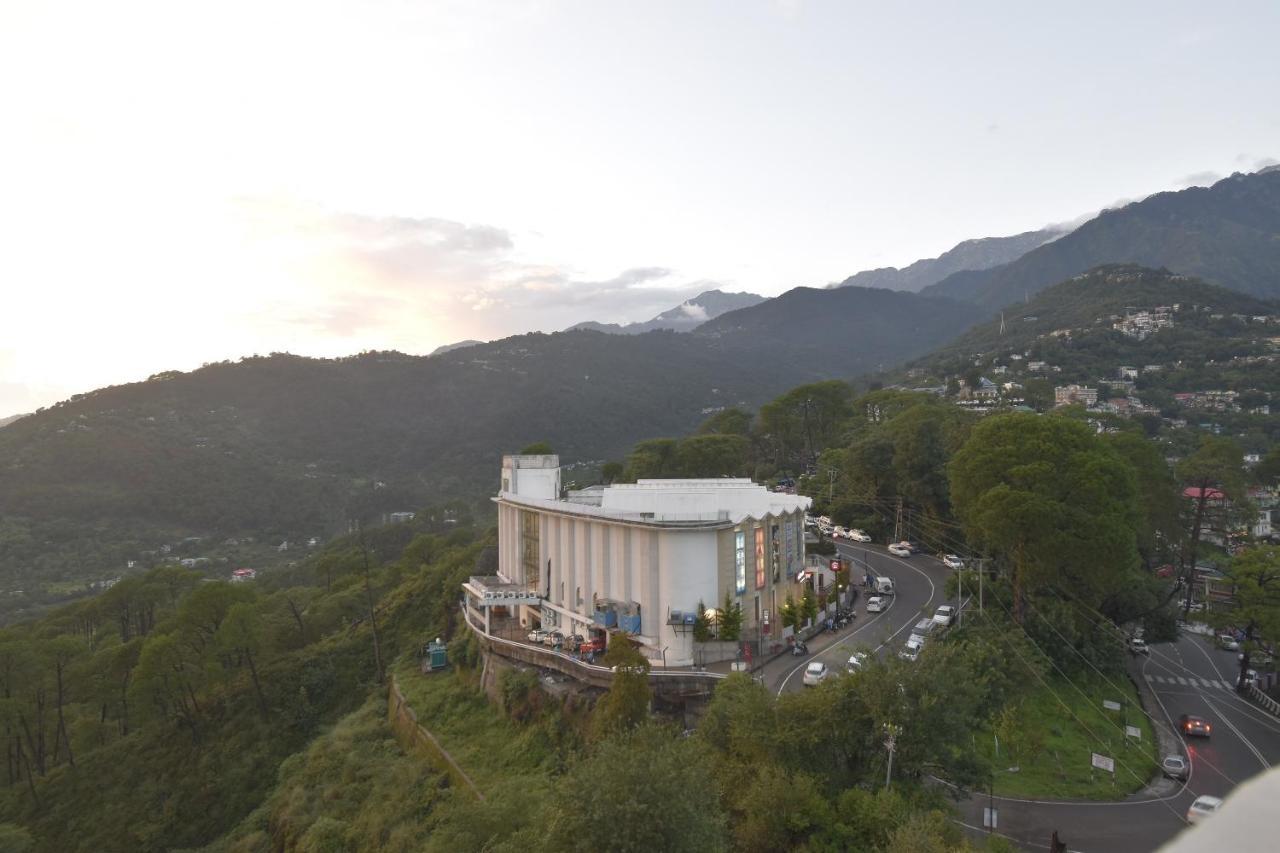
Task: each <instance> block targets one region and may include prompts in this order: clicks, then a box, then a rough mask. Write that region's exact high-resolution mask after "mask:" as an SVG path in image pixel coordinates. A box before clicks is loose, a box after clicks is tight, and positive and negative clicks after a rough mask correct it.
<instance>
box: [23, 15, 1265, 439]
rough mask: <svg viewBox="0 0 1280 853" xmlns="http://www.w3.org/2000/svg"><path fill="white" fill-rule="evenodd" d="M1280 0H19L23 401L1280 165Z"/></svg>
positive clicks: (932, 236) (792, 267)
mask: <svg viewBox="0 0 1280 853" xmlns="http://www.w3.org/2000/svg"><path fill="white" fill-rule="evenodd" d="M1278 32H1280V4H1277V3H1275V2H1259V3H1230V2H1223V3H1214V4H1207V3H1203V2H1190V3H1177V2H1168V0H1162V2H1151V3H1139V2H1127V3H1115V2H1106V3H1096V4H1093V3H1067V4H1063V3H1058V4H1052V5H1050V4H1042V3H1012V2H1007V3H1002V4H984V3H978V2H972V1H971V2H966V3H954V2H945V3H944V2H939V3H935V4H928V3H893V4H891V3H854V2H840V3H817V2H799V0H796V1H795V2H758V3H751V2H746V1H745V0H743V2H723V3H713V2H692V0H690V2H670V3H660V2H632V3H608V2H599V0H593V2H577V3H575V2H510V3H480V2H456V3H446V2H370V0H364V2H359V3H355V2H353V3H340V2H323V0H307V2H299V3H273V2H267V0H255V2H251V3H238V2H228V0H223V2H218V3H205V4H191V3H181V2H172V0H168V1H167V2H156V3H139V2H129V0H114V2H100V0H91V2H78V3H68V2H57V0H32V2H26V0H4V2H3V3H0V80H3V83H0V109H2V110H3V113H2V114H0V115H2V116H3V118H2V121H0V124H2V126H3V128H4V130H3V132H0V228H2V229H3V230H2V232H0V233H2V235H3V236H2V242H0V283H2V284H0V286H2V287H3V303H2V306H3V307H2V308H0V416H3V415H5V414H8V413H10V412H18V411H24V410H29V409H31V408H34V407H36V406H40V405H47V404H48V403H50V402H53V401H55V400H57V399H60V398H63V397H65V396H68V395H69V394H71V393H74V392H77V391H84V390H89V389H92V388H95V387H98V386H101V385H105V384H114V383H118V382H124V381H132V380H136V379H141V378H145V377H146V376H147V375H149V374H151V373H155V372H159V371H161V370H165V369H172V368H177V369H190V368H193V367H196V366H198V365H199V364H200V363H202V362H206V361H217V360H221V359H226V358H232V359H234V358H238V357H240V356H241V355H246V354H252V353H267V352H271V351H291V352H297V353H303V354H307V355H326V356H328V355H344V354H350V353H353V352H358V351H360V350H363V349H386V348H395V349H400V350H403V351H406V352H414V353H422V352H429V351H431V350H432V349H434V348H435V347H436V346H438V345H440V344H443V343H448V342H451V341H455V340H459V339H463V338H486V339H488V338H493V337H498V336H502V335H507V334H513V333H518V332H524V331H530V330H535V329H541V330H553V329H558V328H563V327H564V326H567V325H570V324H572V323H574V322H576V321H579V320H585V319H597V320H605V321H618V320H635V319H645V318H647V317H649V316H652V315H653V314H655V313H657V312H658V311H660V310H662V309H664V308H668V307H670V306H672V305H675V304H678V303H679V302H680V301H681V300H682V299H683V298H685V297H687V296H689V295H691V294H693V293H696V292H697V291H699V290H701V289H706V288H709V287H713V286H719V287H723V288H729V289H735V290H752V291H755V292H757V293H762V294H767V295H772V294H776V293H779V292H781V291H783V290H786V289H788V288H790V287H793V286H795V285H799V284H808V285H823V284H826V283H827V282H830V281H834V280H839V279H841V278H844V277H845V276H847V275H850V274H852V273H854V272H856V271H858V270H861V269H866V268H869V267H874V266H884V265H902V264H905V263H909V262H910V261H912V260H915V259H917V258H920V257H927V256H932V255H936V254H938V253H939V252H942V251H944V250H946V249H947V248H949V247H950V246H951V245H953V244H954V243H956V242H958V241H959V240H961V239H964V238H967V237H977V236H995V235H1001V234H1008V233H1015V232H1018V231H1023V230H1027V229H1031V228H1036V227H1039V226H1041V225H1044V224H1046V223H1048V222H1053V221H1060V220H1064V219H1069V218H1072V217H1074V216H1077V215H1079V214H1081V213H1084V212H1086V211H1091V210H1096V209H1097V208H1099V207H1102V206H1105V205H1107V204H1109V203H1111V202H1112V201H1114V200H1116V199H1122V198H1135V197H1141V196H1143V195H1146V194H1148V193H1151V192H1154V191H1157V190H1161V189H1169V188H1178V187H1182V186H1185V185H1187V184H1188V183H1203V182H1205V181H1207V180H1211V179H1212V177H1213V176H1214V175H1221V174H1226V173H1229V172H1231V171H1236V170H1243V171H1252V170H1253V169H1254V168H1256V166H1257V165H1258V163H1259V161H1264V160H1267V159H1268V158H1272V157H1276V156H1280V95H1278V94H1277V93H1278V92H1280V49H1277V42H1276V38H1277V36H1276V34H1277V33H1278Z"/></svg>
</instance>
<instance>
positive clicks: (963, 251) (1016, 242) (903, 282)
mask: <svg viewBox="0 0 1280 853" xmlns="http://www.w3.org/2000/svg"><path fill="white" fill-rule="evenodd" d="M1069 231H1070V229H1069V228H1067V227H1066V226H1051V227H1049V228H1042V229H1041V230H1039V231H1025V232H1023V233H1022V234H1014V235H1013V236H1011V237H982V238H979V239H976V240H965V241H964V242H963V243H959V244H957V245H956V246H955V247H953V248H951V249H950V250H948V251H946V252H943V253H942V254H941V255H939V256H938V257H936V258H925V259H924V260H919V261H916V262H915V263H913V264H910V265H909V266H905V267H903V268H902V269H898V268H897V267H882V268H880V269H874V270H865V271H863V272H860V273H856V274H854V275H851V276H849V277H848V278H846V279H845V280H844V281H842V282H840V283H839V284H835V285H832V287H851V286H856V287H885V288H888V289H890V290H907V291H911V292H913V293H914V292H917V291H920V290H923V289H924V288H926V287H928V286H929V285H932V284H937V283H938V282H940V281H942V280H943V279H944V278H946V277H947V276H949V275H952V274H953V273H957V272H962V271H965V270H986V269H990V268H992V267H997V266H1000V265H1002V264H1007V263H1009V262H1010V261H1016V260H1017V259H1018V258H1020V257H1022V256H1023V255H1025V254H1026V253H1027V252H1030V251H1031V250H1032V249H1035V248H1038V247H1040V246H1043V245H1044V244H1045V243H1049V242H1052V241H1053V240H1056V239H1058V238H1059V237H1061V236H1063V235H1064V234H1067V233H1068V232H1069Z"/></svg>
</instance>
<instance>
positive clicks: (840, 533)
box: [831, 524, 849, 539]
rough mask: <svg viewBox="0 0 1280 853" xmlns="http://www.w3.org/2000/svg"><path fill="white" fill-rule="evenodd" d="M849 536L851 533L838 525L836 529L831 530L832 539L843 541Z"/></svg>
mask: <svg viewBox="0 0 1280 853" xmlns="http://www.w3.org/2000/svg"><path fill="white" fill-rule="evenodd" d="M848 535H849V531H847V530H845V529H844V528H843V527H841V526H840V525H838V524H837V525H836V526H835V527H833V528H831V538H832V539H843V538H845V537H846V536H848Z"/></svg>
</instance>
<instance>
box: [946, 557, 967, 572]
mask: <svg viewBox="0 0 1280 853" xmlns="http://www.w3.org/2000/svg"><path fill="white" fill-rule="evenodd" d="M942 565H944V566H946V567H947V568H948V569H963V568H964V560H962V559H960V558H959V557H957V556H956V555H955V554H947V555H946V556H944V557H943V558H942Z"/></svg>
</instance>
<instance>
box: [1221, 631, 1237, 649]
mask: <svg viewBox="0 0 1280 853" xmlns="http://www.w3.org/2000/svg"><path fill="white" fill-rule="evenodd" d="M1218 645H1220V646H1222V647H1223V648H1224V649H1226V650H1227V651H1229V652H1237V651H1239V650H1240V641H1239V640H1237V639H1236V638H1235V637H1233V636H1231V635H1230V634H1219V635H1218Z"/></svg>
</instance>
